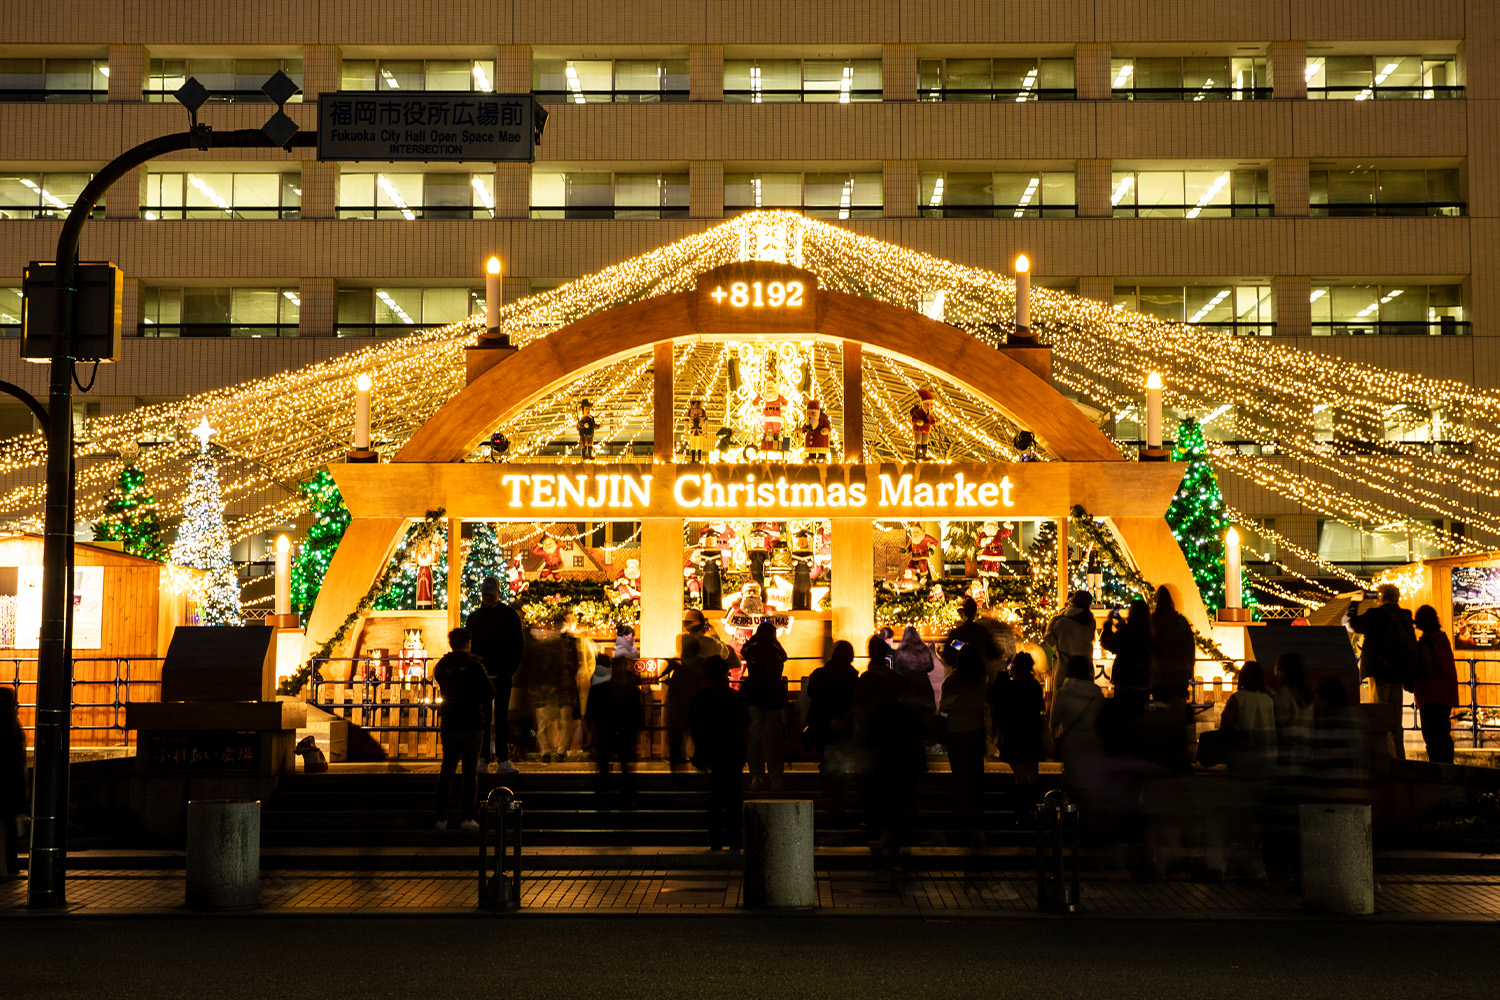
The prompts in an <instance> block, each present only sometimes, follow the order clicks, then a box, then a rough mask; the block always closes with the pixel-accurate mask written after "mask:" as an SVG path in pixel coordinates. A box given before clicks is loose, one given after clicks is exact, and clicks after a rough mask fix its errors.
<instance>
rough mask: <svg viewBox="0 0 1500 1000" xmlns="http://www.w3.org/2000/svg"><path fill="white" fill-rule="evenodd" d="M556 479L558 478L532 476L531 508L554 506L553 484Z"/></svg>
mask: <svg viewBox="0 0 1500 1000" xmlns="http://www.w3.org/2000/svg"><path fill="white" fill-rule="evenodd" d="M556 478H557V477H556V476H532V477H531V506H533V507H551V506H554V503H553V500H552V482H553V480H554V479H556Z"/></svg>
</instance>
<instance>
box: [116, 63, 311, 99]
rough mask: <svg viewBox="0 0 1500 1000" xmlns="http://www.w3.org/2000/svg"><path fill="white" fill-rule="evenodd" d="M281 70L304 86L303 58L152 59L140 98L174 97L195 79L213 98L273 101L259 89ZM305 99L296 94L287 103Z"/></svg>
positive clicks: (298, 84) (299, 85)
mask: <svg viewBox="0 0 1500 1000" xmlns="http://www.w3.org/2000/svg"><path fill="white" fill-rule="evenodd" d="M278 70H280V71H282V72H284V73H286V75H287V76H289V77H291V78H292V80H293V82H295V83H296V84H297V86H298V87H301V86H302V59H301V57H300V56H298V57H292V58H287V59H229V58H223V59H201V58H200V59H151V60H149V61H148V62H147V64H146V87H145V89H144V90H143V91H141V99H142V100H144V101H147V102H151V103H165V102H168V101H172V100H175V99H176V98H175V97H174V96H173V95H175V94H176V93H177V91H178V90H180V89H181V88H182V86H183V84H185V83H187V81H188V79H189V78H190V77H191V78H194V79H196V80H197V81H198V82H199V83H201V84H202V85H203V86H204V88H205V89H207V90H208V92H209V98H208V99H209V100H210V101H219V102H222V103H234V104H270V103H272V101H271V98H270V97H268V96H266V94H265V93H264V92H263V91H262V90H261V89H260V88H261V86H262V85H263V84H264V83H265V82H266V81H267V80H269V79H270V78H271V77H272V76H274V75H276V72H277V71H278ZM301 100H302V95H301V94H300V93H298V94H293V95H292V97H291V98H290V100H289V102H288V103H293V104H295V103H298V102H300V101H301Z"/></svg>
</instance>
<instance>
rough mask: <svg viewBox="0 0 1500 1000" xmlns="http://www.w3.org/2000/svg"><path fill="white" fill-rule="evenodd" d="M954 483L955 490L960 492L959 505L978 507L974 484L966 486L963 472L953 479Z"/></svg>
mask: <svg viewBox="0 0 1500 1000" xmlns="http://www.w3.org/2000/svg"><path fill="white" fill-rule="evenodd" d="M953 482H954V488H955V489H957V490H958V505H959V506H960V507H975V506H978V505H977V504H976V503H975V502H974V484H973V483H968V484H965V483H964V474H963V473H962V472H960V473H959V474H958V475H956V476H954V477H953Z"/></svg>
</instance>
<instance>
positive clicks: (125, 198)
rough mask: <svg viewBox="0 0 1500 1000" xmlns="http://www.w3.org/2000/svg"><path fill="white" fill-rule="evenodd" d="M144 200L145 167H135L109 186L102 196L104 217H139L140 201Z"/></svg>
mask: <svg viewBox="0 0 1500 1000" xmlns="http://www.w3.org/2000/svg"><path fill="white" fill-rule="evenodd" d="M145 200H146V168H145V167H144V166H140V167H136V168H135V169H134V170H130V171H127V172H126V174H125V176H123V177H121V178H120V179H119V180H117V181H115V183H114V184H113V185H112V186H111V187H110V189H109V193H108V194H107V195H105V197H104V217H105V218H106V219H139V218H140V217H141V203H142V202H144V201H145Z"/></svg>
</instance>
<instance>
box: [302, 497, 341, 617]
mask: <svg viewBox="0 0 1500 1000" xmlns="http://www.w3.org/2000/svg"><path fill="white" fill-rule="evenodd" d="M299 488H300V490H301V491H302V497H303V499H305V500H306V501H307V507H308V510H309V511H310V512H311V513H312V515H313V523H312V526H311V527H309V528H308V529H307V536H306V537H305V538H303V539H302V541H301V543H300V544H299V545H298V546H297V559H296V561H295V562H293V563H292V609H293V610H294V611H296V612H297V614H298V615H300V616H301V618H302V624H303V625H306V624H307V619H308V616H310V615H311V614H312V609H313V605H314V604H315V603H316V602H317V600H318V592H319V591H320V590H321V589H322V588H323V576H324V575H325V574H326V573H327V572H328V564H329V563H330V562H332V561H333V553H334V550H335V549H337V548H338V547H339V541H340V540H341V539H342V538H343V537H344V531H345V530H346V529H347V528H348V527H349V508H348V507H347V506H345V505H344V497H343V495H342V494H341V493H339V488H338V485H337V484H336V483H335V482H334V481H333V476H331V475H329V474H328V470H327V469H319V470H318V471H317V472H316V473H314V474H313V476H312V478H311V479H308V480H307V481H306V482H304V483H302V485H301V486H300V487H299Z"/></svg>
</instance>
